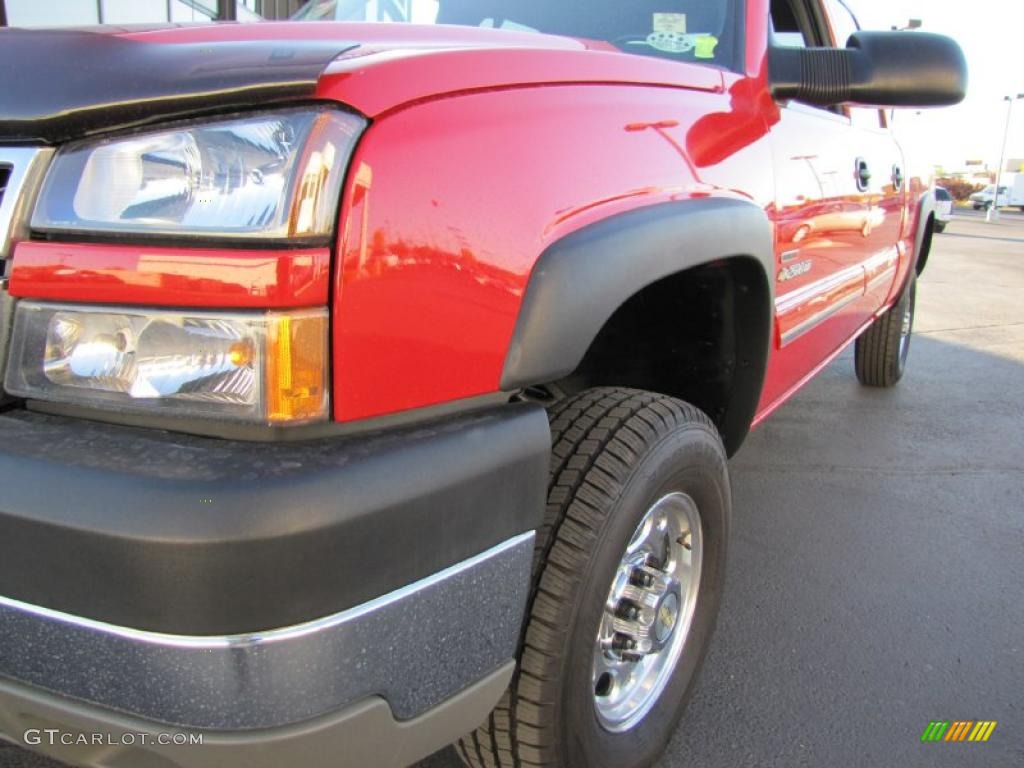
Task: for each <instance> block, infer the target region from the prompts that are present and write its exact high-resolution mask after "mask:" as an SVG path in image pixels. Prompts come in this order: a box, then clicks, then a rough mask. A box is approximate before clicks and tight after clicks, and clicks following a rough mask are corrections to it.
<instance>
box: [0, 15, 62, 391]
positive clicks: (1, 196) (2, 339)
mask: <svg viewBox="0 0 1024 768" xmlns="http://www.w3.org/2000/svg"><path fill="white" fill-rule="evenodd" d="M2 4H3V3H2V2H0V5H2ZM51 154H52V150H49V149H42V148H39V147H0V405H4V404H5V403H6V402H7V401H8V400H9V398H8V397H7V396H6V395H5V394H4V392H3V389H2V386H3V379H4V371H5V370H6V357H7V342H8V336H9V335H10V330H11V318H12V317H13V314H14V301H13V299H12V298H11V297H10V296H9V295H8V293H7V275H8V273H9V270H10V265H9V264H8V263H7V260H8V257H9V256H10V255H11V250H12V243H14V242H15V241H16V240H19V239H21V238H23V237H27V236H28V221H27V219H28V216H29V212H28V207H29V205H30V201H31V200H32V199H34V197H35V192H36V189H37V188H38V187H39V183H40V181H41V180H42V177H43V171H44V170H45V169H46V164H47V163H48V162H49V159H50V156H51Z"/></svg>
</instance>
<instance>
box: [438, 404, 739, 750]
mask: <svg viewBox="0 0 1024 768" xmlns="http://www.w3.org/2000/svg"><path fill="white" fill-rule="evenodd" d="M549 416H550V421H551V431H552V459H551V475H550V483H549V492H548V503H547V508H546V515H545V520H544V524H543V526H542V527H541V528H540V530H538V535H537V548H536V557H535V561H534V582H533V588H532V592H531V596H530V598H529V602H528V605H527V616H526V619H525V622H524V631H523V636H522V643H521V646H520V656H519V665H518V668H517V670H516V673H515V675H514V677H513V679H512V682H511V684H510V686H509V689H508V691H506V693H505V694H504V696H503V698H502V700H501V702H500V703H499V704H498V706H497V707H496V708H495V709H494V711H493V712H492V713H491V714H490V716H489V717H488V718H487V720H486V721H485V722H484V723H483V725H481V726H480V727H479V728H478V729H477V730H476V731H474V732H473V733H471V734H469V735H468V736H466V737H464V738H463V739H461V740H460V741H459V742H458V743H457V744H456V748H457V751H458V753H459V755H460V756H461V758H462V759H463V761H464V762H466V763H467V764H468V765H469V766H472V767H473V768H520V767H521V766H544V767H545V768H644V767H645V766H649V765H651V764H652V763H653V762H654V761H655V760H656V759H657V758H658V757H659V755H660V754H661V753H662V752H663V751H664V748H665V746H666V745H667V743H668V740H669V738H670V737H671V735H672V732H673V730H674V729H675V726H676V724H677V723H678V721H679V719H680V717H681V716H682V713H683V710H684V708H685V706H686V703H687V700H688V696H689V692H690V691H691V689H692V686H693V684H694V682H695V680H696V677H697V673H698V670H699V668H700V666H701V663H702V661H703V658H704V654H705V651H706V649H707V646H708V641H709V639H710V637H711V634H712V631H713V629H714V625H715V621H716V618H717V614H718V607H719V603H720V600H721V592H722V586H723V581H724V566H725V556H726V541H727V534H728V525H729V516H730V510H731V504H732V502H731V493H730V488H729V479H728V470H727V465H726V454H725V449H724V448H723V446H722V442H721V439H720V437H719V435H718V431H717V430H716V429H715V427H714V425H713V424H712V423H711V421H710V419H708V417H707V416H705V415H704V414H703V413H702V412H701V411H699V410H698V409H697V408H694V407H693V406H691V405H688V404H686V403H683V402H681V401H679V400H675V399H673V398H670V397H665V396H662V395H656V394H652V393H648V392H642V391H638V390H629V389H610V388H601V389H592V390H587V391H584V392H582V393H580V394H578V395H576V396H574V397H572V398H569V399H567V400H564V401H562V402H560V403H558V404H556V405H555V406H554V407H553V408H551V410H550V413H549ZM676 490H678V491H682V492H684V493H687V494H689V495H690V496H691V497H692V499H693V500H694V501H695V502H696V504H697V507H698V508H699V511H700V518H701V531H702V536H703V544H702V552H703V555H702V556H703V564H702V567H701V577H700V587H699V592H698V594H697V600H696V609H695V614H694V616H693V621H692V624H691V625H690V631H689V634H688V635H687V639H686V641H685V644H684V645H683V647H682V653H681V655H680V656H679V660H678V662H677V663H676V665H675V668H674V671H673V672H672V673H671V676H670V677H669V678H668V683H667V684H666V687H665V688H664V690H663V692H662V693H661V695H660V696H658V698H657V699H656V700H655V702H654V704H653V707H652V708H651V709H650V711H649V712H648V713H647V714H646V715H645V716H644V717H643V719H641V720H640V721H639V722H638V723H636V724H635V725H634V726H633V727H631V728H630V729H628V730H625V731H623V732H619V733H613V732H611V731H608V730H606V729H605V728H604V727H603V726H602V725H601V724H600V722H599V720H598V718H597V715H596V705H595V690H594V683H593V677H592V664H593V658H594V648H595V642H596V637H597V632H598V624H599V622H600V620H601V617H602V613H603V611H604V603H605V601H606V599H607V597H608V590H609V585H610V584H611V583H612V580H613V576H614V574H615V573H616V569H617V568H618V567H619V563H620V560H621V558H622V556H623V553H624V552H625V550H626V547H627V544H628V543H629V542H630V539H631V537H632V535H633V533H634V531H635V530H636V527H637V525H638V524H639V523H640V521H641V520H642V519H643V517H644V514H645V513H646V512H647V510H648V508H649V507H650V506H651V504H653V503H654V502H655V501H657V500H658V499H660V498H662V497H663V495H664V494H666V493H671V492H673V491H676Z"/></svg>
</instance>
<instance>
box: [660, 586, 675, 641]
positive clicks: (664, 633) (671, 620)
mask: <svg viewBox="0 0 1024 768" xmlns="http://www.w3.org/2000/svg"><path fill="white" fill-rule="evenodd" d="M678 618H679V596H678V595H676V593H675V592H669V593H668V594H667V595H665V599H664V600H662V601H661V605H659V606H658V613H657V615H656V616H655V619H654V637H655V638H656V639H657V641H658V643H659V644H661V643H665V642H666V641H667V640H668V638H669V636H670V635H671V634H672V630H673V629H675V628H676V620H677V619H678Z"/></svg>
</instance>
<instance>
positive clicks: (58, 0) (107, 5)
mask: <svg viewBox="0 0 1024 768" xmlns="http://www.w3.org/2000/svg"><path fill="white" fill-rule="evenodd" d="M219 5H220V4H219V3H218V2H217V0H0V19H6V22H7V26H9V27H82V26H92V25H94V24H158V23H162V22H163V23H166V22H197V21H211V20H213V19H215V18H217V16H218V6H219ZM225 5H228V7H230V3H226V4H225ZM264 5H266V6H268V10H270V11H273V12H276V11H278V10H281V11H283V12H284V11H288V10H289V8H292V9H294V8H295V7H298V6H299V5H301V3H299V2H293V3H288V2H285V1H284V0H281V2H274V0H262V1H261V0H235V7H234V10H235V18H237V19H238V20H239V21H260V20H261V19H262V18H263V17H264V16H263V14H262V13H260V7H261V6H264ZM283 15H287V14H286V13H284V14H283ZM275 18H278V17H275Z"/></svg>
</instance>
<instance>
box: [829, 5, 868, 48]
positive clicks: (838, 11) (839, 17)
mask: <svg viewBox="0 0 1024 768" xmlns="http://www.w3.org/2000/svg"><path fill="white" fill-rule="evenodd" d="M825 8H826V9H827V10H828V19H829V22H830V23H831V25H832V37H833V39H834V40H835V43H836V48H845V47H846V41H847V40H849V39H850V35H852V34H853V33H854V32H856V31H857V30H859V29H860V25H859V24H858V23H857V19H856V18H855V17H854V15H853V14H852V13H850V9H849V8H847V7H846V4H845V3H843V2H840V0H825Z"/></svg>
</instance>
